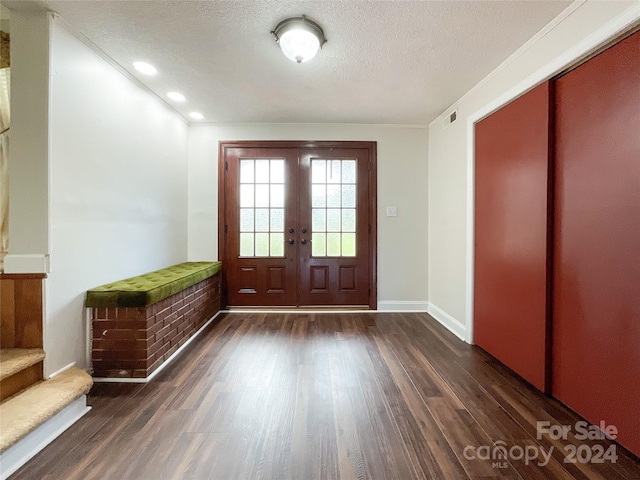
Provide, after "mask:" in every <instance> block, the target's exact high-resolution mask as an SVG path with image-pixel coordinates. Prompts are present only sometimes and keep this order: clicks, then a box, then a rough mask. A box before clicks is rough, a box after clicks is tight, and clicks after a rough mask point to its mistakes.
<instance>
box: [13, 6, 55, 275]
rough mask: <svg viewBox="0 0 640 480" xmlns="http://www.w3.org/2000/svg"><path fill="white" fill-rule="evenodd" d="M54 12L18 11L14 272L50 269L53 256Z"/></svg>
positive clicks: (15, 36) (15, 16)
mask: <svg viewBox="0 0 640 480" xmlns="http://www.w3.org/2000/svg"><path fill="white" fill-rule="evenodd" d="M48 129H49V14H48V13H46V12H12V18H11V130H10V132H9V135H10V151H9V156H10V160H9V192H10V195H11V199H10V202H9V255H7V257H6V259H5V271H6V272H8V273H44V272H46V271H47V258H48V257H47V256H48V254H49V248H50V247H49V240H50V239H49V176H48V171H49V170H48V169H49V163H48V162H49V130H48Z"/></svg>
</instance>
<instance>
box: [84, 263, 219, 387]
mask: <svg viewBox="0 0 640 480" xmlns="http://www.w3.org/2000/svg"><path fill="white" fill-rule="evenodd" d="M219 310H220V274H216V275H214V276H213V277H210V278H207V279H206V280H203V281H202V282H200V283H197V284H195V285H193V286H191V287H188V288H186V289H185V290H183V291H181V292H178V293H176V294H174V295H171V296H170V297H167V298H165V299H164V300H161V301H159V302H158V303H154V304H153V305H149V306H147V307H141V308H128V307H127V308H125V307H107V308H92V309H91V313H92V327H93V343H92V349H91V355H92V360H93V376H94V377H102V378H146V377H148V376H149V375H151V374H152V373H153V372H154V371H155V370H157V369H158V367H160V366H161V365H162V364H163V363H164V362H165V361H166V360H167V359H168V358H169V357H170V356H171V355H172V354H173V353H175V351H176V350H177V349H178V348H180V347H181V346H182V345H184V343H185V342H186V341H187V340H189V338H190V337H191V336H192V335H193V334H194V333H196V332H197V331H198V329H200V327H202V326H203V325H204V324H205V323H206V322H207V321H208V320H209V319H210V318H211V317H213V316H214V315H215V314H216V313H217V312H218V311H219Z"/></svg>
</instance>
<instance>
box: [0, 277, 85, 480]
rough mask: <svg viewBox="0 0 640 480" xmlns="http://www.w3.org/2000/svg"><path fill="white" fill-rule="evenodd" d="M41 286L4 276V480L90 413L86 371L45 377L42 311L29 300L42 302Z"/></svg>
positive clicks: (0, 388)
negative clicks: (38, 299) (35, 299)
mask: <svg viewBox="0 0 640 480" xmlns="http://www.w3.org/2000/svg"><path fill="white" fill-rule="evenodd" d="M31 280H33V282H31ZM17 282H21V283H20V284H17ZM14 284H15V285H14ZM31 284H33V285H31ZM41 288H42V279H41V278H34V279H32V278H24V276H22V277H19V278H17V279H16V278H15V277H10V276H8V275H6V274H4V275H0V297H1V299H0V313H1V317H0V318H1V323H0V342H1V343H0V345H1V347H2V348H0V480H5V479H6V478H8V477H9V475H11V474H12V473H13V472H15V471H16V470H17V469H19V468H20V467H21V466H22V465H24V464H25V463H26V462H27V461H28V460H29V459H30V458H31V457H33V456H34V455H35V454H36V453H38V452H39V451H40V450H42V449H43V448H44V447H46V446H47V445H48V444H49V443H50V442H51V441H53V440H54V439H55V438H56V437H57V436H58V435H60V434H61V433H62V432H63V431H64V430H66V429H67V428H69V427H70V426H71V425H72V424H73V423H75V422H76V421H77V420H78V419H79V418H80V417H82V416H83V415H84V414H85V413H87V412H88V411H89V407H87V402H86V394H87V393H88V392H89V389H90V388H91V386H92V384H93V381H92V379H91V377H90V376H89V375H88V374H87V373H86V372H84V371H83V370H80V369H79V368H75V367H73V368H69V369H67V370H64V371H63V372H61V373H59V374H56V375H55V376H53V377H52V378H50V379H48V380H44V379H43V361H44V359H45V352H44V350H43V349H42V348H41V347H42V322H43V318H42V309H41V306H39V305H35V307H37V308H34V302H33V301H27V299H28V298H42V295H41V290H40V289H41ZM33 289H35V290H36V292H35V293H36V294H35V295H32V294H33ZM39 292H40V293H39ZM30 294H31V295H30ZM22 297H26V298H22ZM36 303H37V302H36Z"/></svg>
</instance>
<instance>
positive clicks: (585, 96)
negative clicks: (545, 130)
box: [552, 33, 640, 454]
mask: <svg viewBox="0 0 640 480" xmlns="http://www.w3.org/2000/svg"><path fill="white" fill-rule="evenodd" d="M555 158H556V160H555V166H556V172H555V177H556V183H555V197H556V200H555V201H556V213H555V246H554V289H553V383H552V392H553V395H554V396H555V397H557V398H558V399H559V400H560V401H562V402H563V403H565V404H566V405H568V406H569V407H571V408H572V409H574V410H575V411H576V412H577V413H579V414H580V415H582V416H584V417H585V418H586V419H588V420H589V421H591V422H593V423H599V422H600V421H602V420H603V421H605V422H606V423H607V424H613V425H615V426H616V427H617V428H618V431H619V436H618V440H619V441H620V443H621V444H623V445H625V446H626V447H628V448H629V449H631V450H632V451H634V452H635V453H636V454H640V424H639V423H638V422H639V418H640V33H636V34H635V35H633V36H631V37H629V38H627V39H625V40H623V41H622V42H620V43H618V44H617V45H615V46H613V47H611V48H610V49H608V50H606V51H604V52H603V53H601V54H600V55H598V56H597V57H595V58H593V59H591V60H590V61H588V62H587V63H585V64H584V65H581V66H580V67H578V68H577V69H575V70H573V71H571V72H569V73H568V74H567V75H565V76H563V77H562V78H560V79H559V80H558V81H557V84H556V153H555Z"/></svg>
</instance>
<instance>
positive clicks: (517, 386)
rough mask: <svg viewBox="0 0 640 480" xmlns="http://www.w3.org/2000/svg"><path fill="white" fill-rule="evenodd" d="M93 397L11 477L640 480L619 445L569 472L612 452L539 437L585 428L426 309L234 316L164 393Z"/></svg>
mask: <svg viewBox="0 0 640 480" xmlns="http://www.w3.org/2000/svg"><path fill="white" fill-rule="evenodd" d="M89 401H90V404H91V405H92V406H93V410H92V411H91V412H90V413H89V414H87V415H86V416H85V417H84V418H83V419H82V420H80V421H79V422H78V423H76V424H75V425H73V426H72V427H71V428H70V429H69V430H67V431H66V432H65V433H64V434H63V435H62V436H60V437H59V438H58V439H57V440H56V441H55V442H53V443H52V444H51V445H50V446H48V447H47V448H46V449H45V450H43V451H42V452H41V453H40V454H38V455H37V456H36V457H34V458H33V459H32V460H31V461H30V462H29V463H27V464H26V465H25V466H24V467H23V468H22V469H20V470H19V471H18V472H16V473H15V474H14V475H13V476H12V477H11V479H29V480H31V479H55V480H59V479H64V480H73V479H82V480H90V479H108V480H111V479H113V480H122V479H124V480H129V479H131V480H164V479H171V480H174V479H175V480H178V479H198V480H200V479H203V480H204V479H222V480H227V479H241V480H253V479H267V480H276V479H278V480H279V479H294V480H298V479H300V480H311V479H338V478H340V479H373V480H382V479H398V480H405V479H406V480H409V479H431V478H433V479H446V480H455V479H468V478H471V479H479V478H483V479H488V478H499V479H507V478H514V479H556V478H557V479H572V478H576V479H608V480H618V479H619V480H630V479H640V461H638V459H637V458H636V457H634V456H633V455H631V454H630V453H628V452H627V451H626V450H624V449H623V448H622V447H620V446H618V445H616V446H615V449H616V453H617V457H618V458H617V461H616V462H615V463H610V462H608V461H605V462H604V463H580V462H579V461H578V462H577V463H565V461H564V460H565V457H566V455H567V453H568V452H567V451H566V450H565V448H567V445H575V446H580V445H582V444H584V445H587V446H588V447H584V448H588V449H589V452H591V447H592V446H594V445H595V444H600V445H603V446H604V448H605V450H606V449H607V448H608V447H609V446H610V445H615V444H614V443H613V442H610V441H608V440H594V441H579V440H577V439H576V438H575V437H574V436H573V434H569V436H568V438H567V439H566V440H553V439H551V438H550V437H549V436H548V435H544V436H542V438H541V439H539V440H538V439H537V438H536V422H538V421H548V422H550V425H571V426H574V425H575V423H576V422H577V421H579V420H581V419H580V417H578V416H577V415H575V414H574V413H573V412H571V411H570V410H568V409H566V408H565V407H563V406H562V405H561V404H560V403H558V402H557V401H555V400H553V399H550V398H548V397H546V396H544V395H542V394H541V393H539V392H538V391H536V390H535V389H533V388H532V387H530V386H529V385H528V384H526V383H525V382H523V381H522V380H521V379H520V378H519V377H517V376H516V375H514V374H513V373H512V372H511V371H509V370H508V369H506V368H505V367H504V366H502V365H501V364H500V363H498V362H496V361H495V360H494V359H493V358H492V357H490V356H489V355H487V354H486V353H485V352H483V351H482V350H480V349H479V348H477V347H473V346H470V345H467V344H465V343H464V342H461V341H460V340H458V339H457V338H455V337H454V336H453V335H452V334H451V333H449V332H448V331H447V330H446V329H444V328H443V327H442V326H440V325H439V324H438V323H436V322H435V321H434V320H433V319H432V318H431V317H429V316H428V315H427V314H419V313H407V314H401V313H387V314H385V313H349V314H336V313H318V314H303V313H287V314H275V313H251V314H243V313H232V314H223V315H221V316H220V317H218V319H216V321H215V322H214V323H213V324H212V325H211V326H210V327H208V329H207V331H206V332H204V333H203V334H202V335H201V336H200V337H199V338H198V339H197V340H196V341H194V343H193V344H192V345H191V346H190V347H189V348H188V349H187V351H186V352H185V353H184V354H183V355H181V356H180V357H179V358H178V359H177V360H176V361H174V363H173V364H172V365H171V366H170V367H168V368H167V369H166V370H164V371H163V372H162V373H161V374H159V376H158V377H156V379H155V380H154V381H153V382H151V383H149V384H146V385H132V384H119V385H116V384H97V385H96V386H94V388H93V390H92V392H91V394H90V396H89ZM572 430H573V428H572ZM483 446H484V447H485V449H486V450H489V451H492V450H493V449H494V447H495V446H504V447H505V449H506V450H507V458H506V459H493V460H492V459H489V460H483V459H481V458H479V457H482V456H483V454H484V453H486V452H485V450H483V449H482V448H481V447H483ZM568 448H571V447H568ZM584 448H583V450H584ZM541 449H543V450H544V453H545V454H547V453H548V452H550V451H551V454H550V456H549V460H548V463H546V465H544V466H540V465H539V464H538V463H540V462H543V461H544V460H543V456H542V453H541ZM520 452H529V453H530V454H531V455H533V452H536V453H537V454H538V458H537V459H535V460H526V459H525V458H518V456H519V453H520ZM465 453H466V455H465ZM582 458H584V455H583V457H582Z"/></svg>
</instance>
